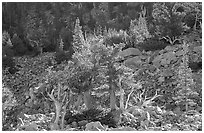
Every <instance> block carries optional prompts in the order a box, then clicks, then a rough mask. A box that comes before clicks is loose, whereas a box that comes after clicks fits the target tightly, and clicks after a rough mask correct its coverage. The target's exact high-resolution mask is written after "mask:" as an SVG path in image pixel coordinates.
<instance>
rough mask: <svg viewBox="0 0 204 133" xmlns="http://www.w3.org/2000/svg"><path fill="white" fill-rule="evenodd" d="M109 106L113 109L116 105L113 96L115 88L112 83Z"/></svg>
mask: <svg viewBox="0 0 204 133" xmlns="http://www.w3.org/2000/svg"><path fill="white" fill-rule="evenodd" d="M110 108H111V110H115V109H116V108H117V107H116V96H115V88H114V85H113V84H111V85H110Z"/></svg>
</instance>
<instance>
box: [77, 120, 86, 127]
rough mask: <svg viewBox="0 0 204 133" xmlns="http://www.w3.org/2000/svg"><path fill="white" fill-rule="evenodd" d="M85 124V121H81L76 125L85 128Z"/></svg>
mask: <svg viewBox="0 0 204 133" xmlns="http://www.w3.org/2000/svg"><path fill="white" fill-rule="evenodd" d="M87 123H88V121H87V120H83V121H79V122H78V125H79V126H80V127H81V126H85V125H86V124H87Z"/></svg>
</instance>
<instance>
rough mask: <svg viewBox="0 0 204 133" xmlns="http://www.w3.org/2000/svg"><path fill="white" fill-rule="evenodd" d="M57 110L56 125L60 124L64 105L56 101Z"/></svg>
mask: <svg viewBox="0 0 204 133" xmlns="http://www.w3.org/2000/svg"><path fill="white" fill-rule="evenodd" d="M55 108H56V117H55V122H54V123H56V124H58V122H59V117H60V112H61V109H62V105H61V104H60V103H59V102H58V101H55Z"/></svg>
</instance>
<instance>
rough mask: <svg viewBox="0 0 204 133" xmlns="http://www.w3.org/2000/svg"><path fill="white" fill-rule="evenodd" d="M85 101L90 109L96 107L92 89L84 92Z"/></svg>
mask: <svg viewBox="0 0 204 133" xmlns="http://www.w3.org/2000/svg"><path fill="white" fill-rule="evenodd" d="M84 103H85V105H86V107H87V109H88V110H89V109H94V108H95V104H94V100H93V98H92V96H91V94H90V91H86V92H84Z"/></svg>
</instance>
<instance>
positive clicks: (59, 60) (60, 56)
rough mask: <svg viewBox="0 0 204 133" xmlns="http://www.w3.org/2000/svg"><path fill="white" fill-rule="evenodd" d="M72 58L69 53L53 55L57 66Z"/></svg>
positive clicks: (61, 52)
mask: <svg viewBox="0 0 204 133" xmlns="http://www.w3.org/2000/svg"><path fill="white" fill-rule="evenodd" d="M71 57H72V55H71V53H70V52H69V51H66V52H65V51H59V52H56V53H55V61H56V62H57V64H60V63H62V62H63V61H68V60H70V59H71Z"/></svg>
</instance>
